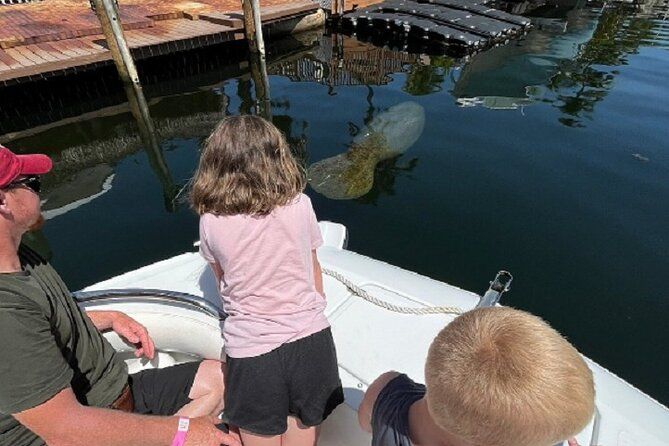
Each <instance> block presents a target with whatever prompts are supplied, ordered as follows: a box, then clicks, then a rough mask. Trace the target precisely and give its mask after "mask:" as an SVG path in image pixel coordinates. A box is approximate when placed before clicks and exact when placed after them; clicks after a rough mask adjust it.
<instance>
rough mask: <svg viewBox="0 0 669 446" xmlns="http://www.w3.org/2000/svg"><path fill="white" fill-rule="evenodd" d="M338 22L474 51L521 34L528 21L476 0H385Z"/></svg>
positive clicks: (348, 25) (355, 29) (345, 27)
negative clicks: (420, 0)
mask: <svg viewBox="0 0 669 446" xmlns="http://www.w3.org/2000/svg"><path fill="white" fill-rule="evenodd" d="M340 24H341V26H342V28H344V29H349V30H352V31H353V32H357V31H362V32H366V31H370V30H373V29H375V30H378V31H381V32H389V33H390V34H391V35H398V34H401V35H404V36H406V37H407V38H409V39H416V40H425V41H430V42H431V43H434V42H438V43H440V44H442V45H444V46H457V47H460V48H468V49H474V50H477V49H481V48H485V47H487V46H490V45H493V44H497V43H500V42H504V41H506V40H508V39H510V38H513V37H516V36H520V35H523V34H524V33H526V32H527V31H528V30H529V28H530V26H531V21H530V19H528V18H525V17H522V16H518V15H514V14H509V13H506V12H504V11H500V10H497V9H494V8H490V7H489V6H486V4H485V3H483V2H480V1H477V0H472V1H467V0H429V1H423V2H417V1H412V0H387V1H384V2H383V3H379V4H375V5H372V6H368V7H366V8H362V9H358V10H355V11H353V12H350V13H347V14H344V15H343V16H342V17H341V19H340Z"/></svg>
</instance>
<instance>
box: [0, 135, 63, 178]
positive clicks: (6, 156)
mask: <svg viewBox="0 0 669 446" xmlns="http://www.w3.org/2000/svg"><path fill="white" fill-rule="evenodd" d="M52 166H53V163H52V162H51V158H49V157H48V156H46V155H40V154H33V155H16V154H15V153H14V152H12V151H11V150H9V149H8V148H6V147H4V146H2V145H0V188H3V187H5V186H7V185H8V184H9V183H11V182H12V181H14V180H15V179H17V178H18V177H20V176H21V175H44V174H45V173H47V172H49V171H50V170H51V167H52Z"/></svg>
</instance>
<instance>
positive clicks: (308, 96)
mask: <svg viewBox="0 0 669 446" xmlns="http://www.w3.org/2000/svg"><path fill="white" fill-rule="evenodd" d="M648 3H649V2H648ZM593 5H594V3H588V4H587V6H581V5H576V7H575V8H573V9H571V10H565V9H560V8H554V7H553V6H552V5H550V4H549V3H546V7H543V10H541V11H539V12H537V11H538V10H535V11H534V12H533V14H538V13H541V14H542V17H541V18H539V19H538V20H535V24H536V25H537V26H536V28H535V29H534V30H533V31H532V32H530V33H529V34H528V35H527V36H525V38H524V39H522V40H520V41H518V42H512V43H511V44H509V45H506V46H501V47H497V48H493V49H491V50H490V51H486V52H483V53H480V54H477V55H475V56H473V57H470V58H468V59H460V58H457V57H448V56H440V57H434V56H426V55H418V54H410V53H406V52H397V51H392V50H391V49H389V48H382V47H377V46H373V45H370V44H368V43H365V42H361V41H359V40H356V39H352V38H349V37H346V36H341V35H336V34H325V35H323V34H313V33H312V34H308V35H300V36H296V37H294V38H292V39H286V40H281V41H277V42H274V43H272V45H270V46H269V47H268V60H267V71H268V75H269V76H268V77H267V78H266V79H267V80H268V82H269V86H270V87H271V92H272V97H271V99H270V98H269V97H267V100H268V101H269V104H270V107H269V108H270V109H271V115H272V120H273V122H274V123H275V124H276V125H277V126H278V127H279V128H280V129H281V130H282V131H283V132H284V133H285V134H286V136H287V138H288V140H289V142H290V145H291V147H292V148H293V150H294V151H295V153H296V154H297V155H298V156H299V157H300V158H301V159H302V160H304V162H305V164H307V165H309V164H314V166H312V169H311V173H314V172H315V173H317V174H321V178H320V179H318V178H316V175H313V176H312V184H314V185H315V186H314V187H315V188H316V190H318V188H319V187H321V186H319V184H321V183H322V185H323V187H322V188H321V189H320V192H323V194H320V193H318V192H314V190H313V189H311V188H309V189H308V190H307V192H308V193H309V194H310V195H311V196H312V199H313V200H314V204H315V206H316V207H317V211H318V213H319V217H321V218H324V219H331V220H336V221H341V222H342V223H344V224H346V225H347V226H348V227H349V228H350V231H351V248H352V249H354V250H356V251H359V252H362V253H363V254H366V255H370V256H373V257H375V258H380V259H383V260H384V261H388V262H390V263H393V264H397V265H399V266H402V267H405V268H408V269H411V270H415V271H419V272H421V273H424V274H427V275H429V276H433V277H435V278H438V279H442V280H446V281H448V282H453V283H456V284H457V285H460V286H463V287H464V288H467V289H472V290H475V289H479V288H478V287H480V286H481V285H482V284H483V283H485V280H487V279H488V275H489V271H491V270H492V271H494V270H496V269H498V268H499V267H500V265H504V266H508V267H509V268H511V269H513V270H514V271H517V273H518V276H519V277H522V281H519V284H518V287H517V288H516V289H515V290H514V292H513V293H512V294H511V295H510V297H509V298H510V299H512V302H511V303H512V304H514V305H518V306H519V307H522V308H525V309H528V310H530V311H534V312H536V313H539V314H542V315H543V316H545V317H546V318H548V319H550V320H551V322H555V323H556V324H558V325H560V326H561V328H563V329H564V330H565V332H566V333H568V334H569V335H570V337H571V338H572V339H573V340H574V341H575V342H576V343H577V345H579V347H582V348H583V351H584V353H586V354H589V355H592V356H593V357H594V359H596V360H599V361H601V362H603V363H604V365H607V366H610V367H612V368H613V369H614V370H616V371H620V372H621V373H622V374H623V375H624V376H625V377H626V378H628V379H630V380H631V382H633V383H634V384H638V385H640V386H641V388H642V389H644V390H647V391H649V392H650V393H651V394H653V395H654V396H656V397H659V399H661V400H663V401H665V402H666V401H669V387H668V385H667V382H666V380H662V379H661V378H660V377H661V376H663V375H662V374H663V373H664V374H666V370H654V368H653V367H652V364H649V363H648V362H647V361H648V358H654V359H657V358H663V359H664V358H667V357H668V356H667V355H669V350H667V347H666V345H669V343H666V342H665V343H658V342H654V341H657V339H664V338H666V333H663V332H661V330H662V324H661V323H659V322H658V321H662V320H663V319H666V311H665V310H666V305H665V304H664V303H663V301H662V300H661V299H660V298H659V297H658V294H657V289H661V287H662V286H663V280H664V276H665V275H666V274H663V273H665V272H666V270H667V269H668V268H669V265H667V256H666V252H667V251H669V247H667V240H666V228H665V226H666V225H663V222H666V221H667V219H669V207H668V205H667V203H669V200H668V199H667V197H669V189H667V182H666V177H667V172H669V170H667V169H668V167H667V166H668V165H667V150H666V144H667V138H666V135H665V133H666V131H665V130H662V129H664V127H666V125H665V121H666V119H667V116H669V114H668V113H669V110H668V109H667V104H668V103H669V101H667V94H668V92H669V90H667V86H666V79H665V77H666V76H665V73H666V72H667V70H669V67H668V65H667V62H668V61H669V59H668V58H667V54H669V53H667V51H666V49H667V48H668V45H667V44H668V42H669V26H667V21H666V20H662V19H661V18H657V17H656V12H655V11H654V10H653V8H649V9H648V10H647V11H634V10H628V9H625V8H604V9H603V10H602V9H601V5H596V6H594V7H593ZM644 8H646V6H644ZM665 12H666V11H665ZM634 55H636V56H634ZM251 68H252V67H251V65H250V63H249V60H248V59H247V56H246V55H245V54H244V53H241V55H240V54H234V53H232V52H231V51H230V50H228V47H214V48H209V49H203V50H199V51H193V52H188V53H183V54H179V55H177V56H175V57H171V58H158V59H155V60H147V61H144V62H142V65H141V66H140V70H141V72H142V74H143V76H142V78H143V79H142V82H143V84H144V92H145V94H146V96H147V101H148V104H149V107H150V115H151V116H150V119H151V121H152V126H153V131H152V132H149V133H150V135H149V136H148V137H147V136H146V135H144V136H143V135H142V131H139V127H138V123H137V121H136V119H135V118H134V117H133V113H132V110H131V107H130V105H129V101H128V97H127V96H126V94H125V92H124V90H123V88H122V87H121V85H120V84H119V83H118V82H117V81H115V80H114V78H113V76H112V75H115V73H114V70H113V68H112V69H111V70H107V71H105V70H104V69H103V70H101V71H96V72H92V73H88V74H83V75H81V76H80V77H77V78H76V81H74V82H73V81H65V80H56V79H53V80H49V81H48V82H44V83H41V84H40V83H36V84H35V85H30V87H29V88H22V89H4V90H0V95H1V96H2V101H0V142H2V143H5V144H7V146H9V147H11V148H12V149H15V150H17V151H22V150H23V151H35V150H43V151H44V152H46V153H48V154H49V155H51V156H52V157H53V158H54V160H55V162H56V163H55V167H54V172H53V174H52V175H49V176H47V177H46V178H45V182H44V194H43V198H44V199H45V200H46V201H45V203H44V209H45V214H46V216H47V217H48V218H49V219H50V220H49V222H48V224H47V225H46V226H45V228H44V231H46V234H47V235H48V236H49V242H50V243H51V246H52V248H53V251H54V257H55V258H54V262H56V264H57V267H58V269H59V271H61V272H62V273H63V275H64V277H65V278H66V280H67V281H68V284H69V285H71V287H72V288H79V287H81V286H84V285H87V284H90V283H93V282H95V281H98V280H101V279H104V278H106V277H109V276H111V275H114V274H118V273H121V272H124V271H127V270H129V269H133V268H136V267H139V266H142V265H146V264H149V263H152V262H154V261H158V260H160V259H163V258H166V257H169V256H172V255H175V254H178V253H181V252H183V250H184V249H187V247H188V246H190V244H191V243H192V241H193V240H194V239H195V238H196V237H197V221H196V216H195V215H193V213H192V212H190V210H189V209H188V208H187V207H186V206H172V207H170V205H169V204H170V203H172V202H173V200H172V196H173V190H174V185H176V188H177V189H178V188H179V186H181V185H182V184H184V183H185V182H186V181H187V180H188V179H189V178H190V177H191V176H192V174H193V171H194V169H195V167H196V165H197V158H198V153H199V152H198V150H199V147H200V145H201V142H202V140H203V139H204V138H205V137H206V136H207V135H208V134H209V133H210V132H211V130H212V129H213V127H214V126H215V125H216V123H217V122H218V121H219V120H220V119H221V118H222V117H223V116H226V115H229V114H238V113H259V112H261V110H260V107H259V101H258V99H259V98H260V99H261V101H263V99H262V96H263V93H262V92H259V91H258V89H257V87H258V86H260V87H262V86H263V85H262V84H264V83H265V82H266V81H265V80H263V78H262V76H261V77H260V78H259V79H260V80H259V81H256V79H258V77H257V76H255V75H252V74H253V73H252V70H251ZM256 74H258V72H256ZM260 74H262V73H260ZM405 101H412V102H416V103H419V104H420V106H421V107H424V108H425V114H426V115H427V122H426V125H425V129H424V131H423V135H422V136H421V137H420V138H419V140H418V141H416V143H415V144H414V146H413V147H409V146H410V145H411V142H410V141H409V143H408V144H407V143H406V142H405V143H404V144H403V145H402V147H400V148H399V149H398V147H393V146H392V144H393V143H395V142H397V141H398V139H397V138H398V137H399V136H406V135H399V136H397V135H394V134H392V133H387V132H386V131H385V130H380V131H376V130H375V128H376V123H377V122H378V120H379V119H381V117H383V116H384V114H385V116H387V113H389V111H390V109H391V108H392V107H393V106H394V105H395V104H398V103H402V102H405ZM265 104H266V103H264V104H261V105H265ZM458 105H460V106H467V107H468V108H461V107H458ZM414 109H415V107H414ZM502 109H503V110H507V111H499V112H498V111H496V110H502ZM513 109H520V110H517V111H516V112H514V111H508V110H513ZM412 113H413V112H411V111H410V110H409V111H407V112H406V114H408V115H412ZM558 120H559V121H558ZM396 121H397V120H393V122H395V124H393V125H390V126H389V128H390V129H392V128H397V129H402V128H403V127H402V125H401V124H400V125H397V122H396ZM140 125H141V124H140ZM347 126H348V132H347ZM573 127H579V128H578V129H573ZM378 135H381V137H379V136H378ZM407 147H408V148H407ZM147 148H148V149H149V150H148V151H147ZM586 148H587V150H586ZM344 149H345V153H339V152H340V151H343V150H344ZM403 150H405V153H404V154H402V155H399V154H400V153H401V152H402V151H403ZM154 154H155V155H156V156H155V157H154V160H155V162H154V161H151V156H152V155H154ZM319 168H320V171H319ZM328 169H329V170H328ZM333 173H334V175H333ZM327 175H330V176H329V177H328V178H327V179H325V177H326V176H327ZM314 179H316V180H317V181H314ZM407 179H411V181H407ZM331 180H332V181H331ZM328 196H331V197H333V198H349V200H348V201H346V200H332V199H329V198H327V197H328ZM390 196H392V197H390ZM353 197H357V198H353ZM381 198H382V199H381ZM166 203H167V204H168V206H165V204H166ZM361 204H363V205H361ZM388 221H392V223H393V224H387V222H388ZM119 228H122V229H121V230H119ZM165 234H169V235H170V236H169V237H166V236H165ZM101 235H104V236H101ZM32 237H33V239H34V241H35V243H37V244H39V245H42V246H43V247H44V249H45V250H46V251H48V250H49V246H48V245H47V244H46V239H45V238H44V237H42V236H41V234H33V235H32ZM388 240H393V243H388ZM110 241H111V242H110ZM75 250H76V255H72V253H73V252H74V251H75ZM407 252H413V253H417V254H416V255H407V254H406V253H407ZM82 264H83V265H86V267H85V268H82ZM555 271H559V272H560V274H558V275H556V274H555ZM610 283H616V287H615V289H611V287H610V286H608V284H610ZM565 290H567V292H565ZM663 305H664V306H663ZM569 308H579V309H580V310H579V311H578V312H570V311H567V310H566V309H569ZM603 309H604V310H603ZM602 311H605V312H606V315H607V317H605V318H602V317H601V314H602ZM630 333H632V334H630ZM611 339H615V340H617V341H620V342H612V341H611ZM644 362H645V364H644ZM660 362H662V361H660ZM662 363H663V364H664V363H667V361H666V360H665V361H664V362H662ZM630 364H631V365H630ZM665 368H666V367H665Z"/></svg>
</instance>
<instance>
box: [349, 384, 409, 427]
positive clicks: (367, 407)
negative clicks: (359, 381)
mask: <svg viewBox="0 0 669 446" xmlns="http://www.w3.org/2000/svg"><path fill="white" fill-rule="evenodd" d="M399 375H400V373H398V372H386V373H384V374H383V375H381V376H379V377H378V378H376V380H374V382H373V383H372V384H371V385H370V386H369V387H368V388H367V392H365V396H364V397H363V398H362V402H361V403H360V407H359V408H358V422H359V423H360V427H362V429H363V430H365V431H367V432H372V412H373V411H374V404H375V403H376V399H377V398H378V397H379V394H380V393H381V391H382V390H383V388H384V387H386V385H387V384H388V383H389V382H390V381H392V380H393V379H395V378H396V377H397V376H399Z"/></svg>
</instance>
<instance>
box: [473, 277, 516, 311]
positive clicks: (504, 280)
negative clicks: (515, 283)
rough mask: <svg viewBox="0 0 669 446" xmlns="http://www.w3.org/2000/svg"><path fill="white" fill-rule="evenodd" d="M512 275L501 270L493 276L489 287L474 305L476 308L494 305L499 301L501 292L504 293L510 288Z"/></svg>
mask: <svg viewBox="0 0 669 446" xmlns="http://www.w3.org/2000/svg"><path fill="white" fill-rule="evenodd" d="M512 280H513V276H512V275H511V273H510V272H508V271H504V270H501V271H500V272H498V273H497V275H496V276H495V279H493V281H492V282H490V288H488V291H486V292H485V294H484V295H483V297H481V300H479V303H478V304H477V305H476V308H483V307H494V306H495V305H497V304H498V303H499V300H500V298H501V297H502V294H504V293H506V292H507V291H509V290H510V289H511V281H512Z"/></svg>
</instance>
